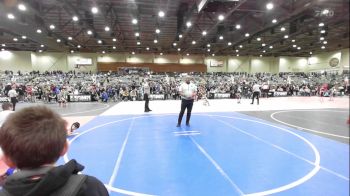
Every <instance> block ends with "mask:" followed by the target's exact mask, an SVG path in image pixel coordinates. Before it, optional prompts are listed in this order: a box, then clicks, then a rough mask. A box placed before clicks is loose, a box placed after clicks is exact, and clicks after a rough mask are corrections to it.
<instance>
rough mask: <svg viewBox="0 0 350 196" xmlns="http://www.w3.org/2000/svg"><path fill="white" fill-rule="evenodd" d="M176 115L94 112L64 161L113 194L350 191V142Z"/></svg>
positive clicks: (236, 120)
mask: <svg viewBox="0 0 350 196" xmlns="http://www.w3.org/2000/svg"><path fill="white" fill-rule="evenodd" d="M185 116H186V115H185ZM177 117H178V116H177V114H168V115H167V114H163V115H151V114H149V115H141V116H140V115H139V116H133V115H125V116H99V117H96V118H95V119H94V120H92V121H90V122H89V123H88V124H86V125H84V126H83V127H81V128H80V129H79V132H80V133H81V134H79V135H77V136H75V137H72V138H70V141H71V145H70V150H69V152H68V154H67V156H66V157H65V160H66V161H67V160H68V159H73V158H74V159H76V160H78V161H79V162H80V163H82V164H83V165H85V167H86V168H85V170H84V174H89V175H93V176H95V177H97V178H98V179H100V180H101V181H102V182H103V183H104V184H105V185H106V186H107V188H108V189H109V191H110V194H111V195H167V196H169V195H179V196H182V195H191V196H196V195H198V196H203V195H210V196H211V195H220V196H224V195H225V196H227V195H270V194H273V195H288V196H289V195H290V196H295V195H317V196H319V195H327V196H330V195H336V196H348V195H349V145H347V144H344V143H340V142H336V141H333V140H330V139H327V138H323V137H319V136H316V135H313V134H309V133H305V132H302V131H299V130H296V129H292V128H289V127H286V126H282V125H279V124H275V123H271V122H268V121H264V120H261V119H257V118H253V117H251V116H247V115H243V114H240V113H207V114H205V113H204V114H203V113H201V114H192V118H191V126H190V127H187V126H185V125H184V122H183V125H182V127H180V128H177V127H175V125H176V122H177ZM184 118H185V117H184ZM183 120H185V119H183ZM60 163H62V160H60Z"/></svg>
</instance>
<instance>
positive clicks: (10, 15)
mask: <svg viewBox="0 0 350 196" xmlns="http://www.w3.org/2000/svg"><path fill="white" fill-rule="evenodd" d="M7 18H8V19H11V20H13V19H15V16H14V15H13V14H11V13H9V14H7Z"/></svg>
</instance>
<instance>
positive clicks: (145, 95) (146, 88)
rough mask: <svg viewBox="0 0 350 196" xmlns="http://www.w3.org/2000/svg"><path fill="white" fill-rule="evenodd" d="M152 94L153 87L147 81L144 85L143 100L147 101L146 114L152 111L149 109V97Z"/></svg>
mask: <svg viewBox="0 0 350 196" xmlns="http://www.w3.org/2000/svg"><path fill="white" fill-rule="evenodd" d="M150 94H151V87H150V86H149V84H148V81H147V80H145V82H144V83H143V100H145V112H150V111H152V110H151V109H149V95H150Z"/></svg>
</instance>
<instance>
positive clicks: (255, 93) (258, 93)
mask: <svg viewBox="0 0 350 196" xmlns="http://www.w3.org/2000/svg"><path fill="white" fill-rule="evenodd" d="M259 95H260V92H253V98H252V103H251V104H254V99H255V97H256V100H257V101H258V105H259Z"/></svg>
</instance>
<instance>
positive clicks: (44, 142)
mask: <svg viewBox="0 0 350 196" xmlns="http://www.w3.org/2000/svg"><path fill="white" fill-rule="evenodd" d="M66 137H67V131H66V121H65V120H64V119H62V118H61V117H60V116H59V115H58V114H57V113H55V112H54V111H52V110H51V109H49V108H47V107H45V106H35V107H28V108H24V109H22V110H19V111H16V112H15V113H13V114H11V115H9V117H8V118H7V119H6V121H5V122H4V123H3V125H2V127H1V129H0V146H1V148H2V150H3V152H4V155H5V156H6V157H8V158H9V159H10V161H11V162H13V164H15V166H16V167H17V168H19V169H23V168H29V169H30V168H38V167H40V166H42V165H45V164H51V163H54V162H56V161H57V159H58V158H59V157H60V155H61V153H62V151H63V149H64V146H65V144H66Z"/></svg>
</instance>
